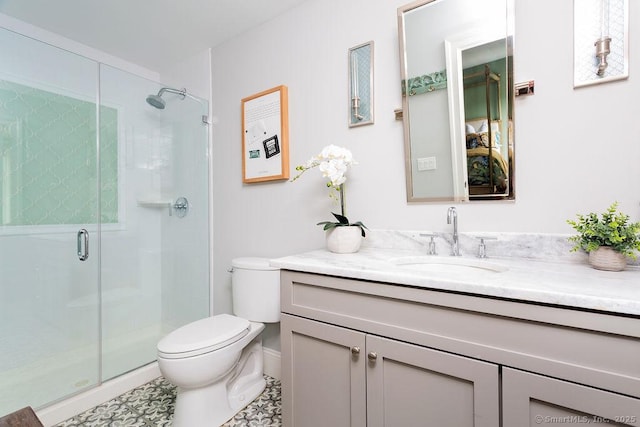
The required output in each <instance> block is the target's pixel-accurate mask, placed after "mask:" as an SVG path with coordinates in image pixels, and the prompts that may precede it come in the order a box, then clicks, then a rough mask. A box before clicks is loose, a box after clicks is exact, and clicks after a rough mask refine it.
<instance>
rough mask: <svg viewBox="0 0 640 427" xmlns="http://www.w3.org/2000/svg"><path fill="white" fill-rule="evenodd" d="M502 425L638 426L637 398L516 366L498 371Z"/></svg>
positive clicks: (639, 411) (638, 401)
mask: <svg viewBox="0 0 640 427" xmlns="http://www.w3.org/2000/svg"><path fill="white" fill-rule="evenodd" d="M502 396H503V397H502V402H503V421H504V426H505V427H511V426H513V427H516V426H517V427H524V426H531V427H537V426H552V425H553V426H557V425H561V424H562V425H574V424H580V425H583V424H584V425H590V426H591V425H602V426H605V425H606V426H640V399H635V398H632V397H627V396H623V395H620V394H615V393H611V392H607V391H603V390H599V389H595V388H592V387H587V386H583V385H578V384H574V383H570V382H567V381H562V380H557V379H554V378H549V377H543V376H541V375H536V374H531V373H528V372H523V371H519V370H516V369H510V368H503V370H502Z"/></svg>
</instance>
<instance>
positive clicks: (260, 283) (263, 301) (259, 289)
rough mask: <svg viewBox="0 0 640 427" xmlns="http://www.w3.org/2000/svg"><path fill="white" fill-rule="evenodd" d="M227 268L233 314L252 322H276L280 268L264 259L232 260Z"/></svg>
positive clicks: (278, 304)
mask: <svg viewBox="0 0 640 427" xmlns="http://www.w3.org/2000/svg"><path fill="white" fill-rule="evenodd" d="M231 265H232V266H233V270H232V274H231V288H232V298H233V313H234V314H235V315H236V316H238V317H242V318H244V319H247V320H251V321H254V322H263V323H275V322H279V321H280V269H278V268H275V267H271V266H269V260H268V259H266V258H235V259H234V260H232V261H231Z"/></svg>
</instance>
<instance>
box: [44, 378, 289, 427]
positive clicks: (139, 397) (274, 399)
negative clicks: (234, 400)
mask: <svg viewBox="0 0 640 427" xmlns="http://www.w3.org/2000/svg"><path fill="white" fill-rule="evenodd" d="M265 379H266V380H267V387H266V389H265V390H264V392H263V393H262V394H261V395H260V396H258V398H256V400H254V401H253V402H251V403H250V404H249V406H247V407H246V408H245V409H243V410H242V411H240V412H239V413H238V414H237V415H236V416H235V417H233V419H231V420H230V421H229V422H227V423H225V424H224V426H223V427H240V426H252V427H253V426H256V427H257V426H274V427H275V426H281V425H282V420H281V415H282V412H281V398H280V381H278V380H275V379H273V378H271V377H267V376H265ZM175 398H176V388H175V387H174V386H173V385H171V384H170V383H168V382H167V381H166V380H165V379H164V378H162V377H160V378H157V379H155V380H153V381H151V382H149V383H147V384H144V385H142V386H140V387H137V388H135V389H133V390H131V391H128V392H126V393H124V394H122V395H120V396H118V397H116V398H115V399H112V400H110V401H108V402H106V403H103V404H102V405H98V406H96V407H95V408H91V409H89V410H88V411H85V412H83V413H81V414H79V415H76V416H75V417H73V418H71V419H68V420H66V421H63V422H62V423H60V424H57V425H56V426H55V427H75V426H83V427H107V426H115V425H126V426H131V427H162V426H167V427H168V426H171V422H172V418H173V410H174V404H175Z"/></svg>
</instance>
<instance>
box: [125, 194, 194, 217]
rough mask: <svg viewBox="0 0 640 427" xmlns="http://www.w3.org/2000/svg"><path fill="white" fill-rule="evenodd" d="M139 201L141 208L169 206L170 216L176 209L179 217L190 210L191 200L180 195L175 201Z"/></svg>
mask: <svg viewBox="0 0 640 427" xmlns="http://www.w3.org/2000/svg"><path fill="white" fill-rule="evenodd" d="M137 203H138V206H139V207H141V208H151V209H164V208H168V209H169V216H172V215H173V211H174V210H175V211H176V216H177V217H178V218H184V217H185V216H186V215H187V213H188V212H189V201H188V200H187V199H186V198H184V197H178V199H177V200H176V201H175V202H174V201H171V200H138V201H137Z"/></svg>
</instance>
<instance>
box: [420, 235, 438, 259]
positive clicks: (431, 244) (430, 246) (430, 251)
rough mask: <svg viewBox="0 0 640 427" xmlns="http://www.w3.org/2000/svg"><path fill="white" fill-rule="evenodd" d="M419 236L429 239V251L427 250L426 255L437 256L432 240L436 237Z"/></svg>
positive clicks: (434, 243)
mask: <svg viewBox="0 0 640 427" xmlns="http://www.w3.org/2000/svg"><path fill="white" fill-rule="evenodd" d="M420 236H422V237H431V240H430V241H429V249H427V255H438V252H436V241H435V240H434V239H435V237H436V235H435V234H422V233H421V234H420Z"/></svg>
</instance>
